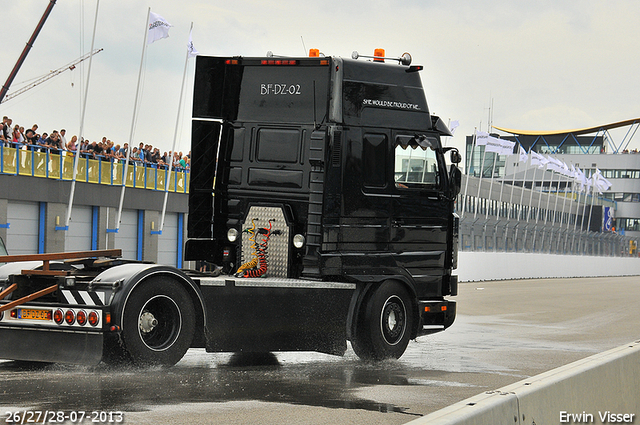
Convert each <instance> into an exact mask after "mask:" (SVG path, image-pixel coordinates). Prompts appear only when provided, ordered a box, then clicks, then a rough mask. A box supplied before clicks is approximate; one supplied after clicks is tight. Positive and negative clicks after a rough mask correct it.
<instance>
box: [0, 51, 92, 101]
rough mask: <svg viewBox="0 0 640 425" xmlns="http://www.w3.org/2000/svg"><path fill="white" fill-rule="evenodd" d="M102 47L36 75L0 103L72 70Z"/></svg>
mask: <svg viewBox="0 0 640 425" xmlns="http://www.w3.org/2000/svg"><path fill="white" fill-rule="evenodd" d="M102 50H103V49H95V50H94V51H93V52H90V53H86V54H85V55H83V56H81V57H79V58H78V59H76V60H74V61H73V62H70V63H68V64H66V65H64V66H61V67H60V68H58V69H54V70H53V71H50V72H49V73H48V74H45V75H43V76H41V77H38V78H37V79H36V80H35V81H33V82H31V83H28V84H27V85H25V86H24V87H21V88H19V89H18V90H16V91H14V92H11V93H9V94H7V95H6V96H5V98H4V99H2V102H0V103H5V102H6V101H8V100H11V99H13V98H14V97H16V96H18V95H21V94H22V93H24V92H26V91H28V90H31V89H32V88H34V87H36V86H38V85H40V84H42V83H44V82H45V81H47V80H50V79H51V78H53V77H55V76H58V75H60V74H62V73H63V72H65V71H67V70H70V71H73V70H74V69H75V67H76V65H77V64H79V63H80V62H82V61H84V60H87V59H89V58H90V57H91V56H93V55H95V54H97V53H100V52H101V51H102Z"/></svg>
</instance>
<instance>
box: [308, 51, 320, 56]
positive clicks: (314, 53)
mask: <svg viewBox="0 0 640 425" xmlns="http://www.w3.org/2000/svg"><path fill="white" fill-rule="evenodd" d="M309 57H310V58H319V57H320V50H319V49H309Z"/></svg>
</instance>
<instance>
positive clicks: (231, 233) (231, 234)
mask: <svg viewBox="0 0 640 425" xmlns="http://www.w3.org/2000/svg"><path fill="white" fill-rule="evenodd" d="M227 239H229V242H235V241H236V239H238V230H237V229H235V228H233V227H232V228H231V229H229V230H227Z"/></svg>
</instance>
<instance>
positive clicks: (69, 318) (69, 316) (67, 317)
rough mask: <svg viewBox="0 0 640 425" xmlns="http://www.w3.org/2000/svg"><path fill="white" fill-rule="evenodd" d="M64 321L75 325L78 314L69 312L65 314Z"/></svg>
mask: <svg viewBox="0 0 640 425" xmlns="http://www.w3.org/2000/svg"><path fill="white" fill-rule="evenodd" d="M64 321H65V322H67V324H69V325H73V323H74V322H75V321H76V314H75V313H74V312H73V310H67V312H66V313H65V314H64Z"/></svg>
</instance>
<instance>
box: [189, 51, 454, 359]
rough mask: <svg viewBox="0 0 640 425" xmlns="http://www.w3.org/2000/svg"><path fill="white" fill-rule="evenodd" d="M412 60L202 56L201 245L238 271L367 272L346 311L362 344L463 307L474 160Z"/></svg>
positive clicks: (193, 211) (291, 274)
mask: <svg viewBox="0 0 640 425" xmlns="http://www.w3.org/2000/svg"><path fill="white" fill-rule="evenodd" d="M399 62H403V61H402V60H399ZM404 62H405V63H404V64H393V63H384V60H381V59H380V58H376V59H374V60H373V61H367V60H356V59H344V58H339V57H313V58H311V57H310V58H276V57H261V58H250V57H203V56H198V58H197V62H196V76H195V85H194V102H193V122H192V165H191V167H192V169H191V182H190V199H189V210H190V213H189V222H188V236H189V240H188V241H187V243H186V247H185V259H187V260H204V261H208V262H211V263H215V264H217V265H219V266H221V272H222V274H223V276H227V278H225V279H227V281H233V282H236V281H237V279H243V278H250V279H251V278H253V279H255V278H260V279H262V282H265V283H266V282H270V281H271V282H274V285H275V284H276V283H275V282H276V281H274V279H285V280H286V281H287V282H288V284H293V285H294V286H295V282H298V283H300V282H330V283H332V284H336V285H344V287H345V288H353V290H352V291H350V292H348V293H347V296H346V298H347V299H348V302H346V303H345V306H346V307H345V308H344V312H342V313H339V314H344V315H345V320H344V323H346V336H347V338H348V339H350V340H351V342H352V345H353V346H354V350H356V353H357V354H358V355H360V356H361V357H372V358H378V357H389V356H391V357H399V356H400V355H401V354H402V353H403V352H404V349H405V348H406V343H407V342H408V340H409V339H410V338H415V337H416V336H418V335H422V334H425V333H430V332H433V331H434V330H442V329H445V328H447V327H448V326H450V325H451V324H452V323H453V320H454V318H455V302H453V301H450V300H448V299H445V297H446V296H453V295H456V293H457V277H456V276H455V275H454V274H453V273H452V271H453V270H454V269H455V268H456V266H457V244H458V241H457V238H458V217H457V215H456V214H455V210H454V202H455V198H456V196H457V194H458V193H459V190H460V171H459V170H458V168H457V167H456V165H455V164H452V165H451V167H450V168H449V169H448V168H447V164H446V162H445V149H443V147H442V145H441V141H440V138H441V137H442V136H449V135H450V133H449V130H448V129H447V127H446V125H445V124H444V123H443V122H442V120H441V119H440V118H438V117H436V116H433V115H431V114H430V112H429V108H428V106H427V101H426V97H425V94H424V90H423V88H422V82H421V79H420V75H419V71H420V70H421V69H422V67H420V66H411V65H410V64H407V63H406V61H404ZM451 155H452V160H453V161H452V162H456V163H457V162H459V154H458V152H457V151H455V149H454V150H453V152H452V154H451ZM232 278H233V279H232ZM270 279H271V280H270ZM303 286H304V285H303ZM290 302H293V303H295V302H296V298H295V296H293V297H292V298H291V301H290ZM400 324H401V325H402V326H401V327H399V326H400ZM400 328H401V329H400Z"/></svg>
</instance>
